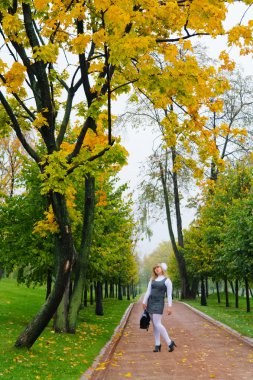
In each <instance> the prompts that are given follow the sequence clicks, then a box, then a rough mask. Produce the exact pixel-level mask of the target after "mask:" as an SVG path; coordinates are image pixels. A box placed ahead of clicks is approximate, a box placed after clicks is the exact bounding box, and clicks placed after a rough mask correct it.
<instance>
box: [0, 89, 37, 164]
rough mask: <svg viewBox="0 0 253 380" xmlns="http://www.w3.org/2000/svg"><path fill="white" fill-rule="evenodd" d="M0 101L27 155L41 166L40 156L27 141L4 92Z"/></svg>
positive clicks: (0, 92) (0, 95) (0, 94)
mask: <svg viewBox="0 0 253 380" xmlns="http://www.w3.org/2000/svg"><path fill="white" fill-rule="evenodd" d="M0 101H1V103H2V105H3V107H4V109H5V111H6V113H7V115H8V116H9V118H10V120H11V123H12V127H13V129H14V131H15V132H16V135H17V137H18V139H19V141H20V142H21V144H22V145H23V147H24V149H25V150H26V151H27V153H28V154H29V155H30V156H31V157H32V158H33V159H34V160H35V161H36V162H37V164H39V163H40V161H41V159H40V156H39V155H38V154H37V153H36V151H35V150H34V149H33V148H32V147H31V146H30V145H29V144H28V142H27V141H26V138H25V136H24V135H23V133H22V131H21V129H20V126H19V122H18V120H17V118H16V116H15V115H14V112H13V110H12V107H11V106H10V105H9V103H8V101H7V100H6V98H5V97H4V95H3V93H2V91H0Z"/></svg>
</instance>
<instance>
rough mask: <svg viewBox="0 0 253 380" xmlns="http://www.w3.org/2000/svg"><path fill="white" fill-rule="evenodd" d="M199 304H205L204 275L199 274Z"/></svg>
mask: <svg viewBox="0 0 253 380" xmlns="http://www.w3.org/2000/svg"><path fill="white" fill-rule="evenodd" d="M200 304H201V306H207V302H206V289H205V280H204V276H201V299H200Z"/></svg>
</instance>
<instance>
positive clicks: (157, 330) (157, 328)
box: [152, 314, 171, 346]
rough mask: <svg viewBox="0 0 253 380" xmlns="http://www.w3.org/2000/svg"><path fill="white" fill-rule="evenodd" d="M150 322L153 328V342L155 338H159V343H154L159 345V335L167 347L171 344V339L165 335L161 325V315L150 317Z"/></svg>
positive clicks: (165, 331)
mask: <svg viewBox="0 0 253 380" xmlns="http://www.w3.org/2000/svg"><path fill="white" fill-rule="evenodd" d="M152 322H153V326H154V336H155V342H156V336H157V337H158V336H159V343H155V344H157V345H159V344H160V335H162V337H163V339H164V340H165V342H166V343H167V345H168V346H169V345H170V343H171V339H170V337H169V335H168V333H167V330H166V328H165V327H164V326H163V324H162V315H161V314H153V315H152Z"/></svg>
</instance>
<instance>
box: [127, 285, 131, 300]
mask: <svg viewBox="0 0 253 380" xmlns="http://www.w3.org/2000/svg"><path fill="white" fill-rule="evenodd" d="M127 300H128V301H130V285H129V284H127Z"/></svg>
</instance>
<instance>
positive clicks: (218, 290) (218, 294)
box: [216, 281, 220, 303]
mask: <svg viewBox="0 0 253 380" xmlns="http://www.w3.org/2000/svg"><path fill="white" fill-rule="evenodd" d="M216 294H217V299H218V303H220V289H219V282H218V281H216Z"/></svg>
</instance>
